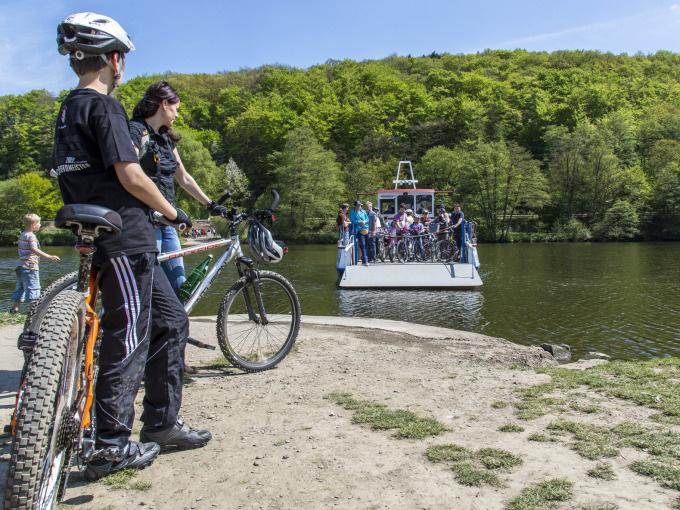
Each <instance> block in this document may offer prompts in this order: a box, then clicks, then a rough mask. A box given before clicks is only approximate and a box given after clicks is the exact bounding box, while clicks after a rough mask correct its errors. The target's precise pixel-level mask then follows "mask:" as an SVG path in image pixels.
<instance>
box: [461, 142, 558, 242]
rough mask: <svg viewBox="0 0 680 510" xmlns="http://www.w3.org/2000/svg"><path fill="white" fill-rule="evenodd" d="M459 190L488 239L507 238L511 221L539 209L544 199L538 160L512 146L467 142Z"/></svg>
mask: <svg viewBox="0 0 680 510" xmlns="http://www.w3.org/2000/svg"><path fill="white" fill-rule="evenodd" d="M465 151H466V153H467V154H466V168H465V171H464V172H462V173H461V176H460V179H461V183H460V190H461V192H462V193H463V195H464V196H465V197H466V200H468V201H470V202H471V204H470V205H472V209H473V211H478V212H479V214H480V215H481V219H482V221H483V224H482V225H483V227H484V234H485V235H486V237H487V238H488V239H489V240H492V241H496V240H504V239H506V238H507V235H508V230H509V227H510V223H511V220H512V218H513V216H514V215H515V214H516V212H517V211H518V210H520V209H522V210H525V211H526V210H531V209H535V208H539V207H541V206H542V205H543V204H544V202H545V201H546V199H547V192H546V180H545V177H544V176H543V174H542V173H541V171H540V164H539V162H538V161H536V160H534V159H532V158H531V155H530V154H529V153H528V152H527V151H526V150H524V149H522V148H521V147H519V146H517V145H516V144H514V143H506V142H505V141H503V140H501V141H499V142H483V141H477V142H472V143H469V144H468V145H467V146H466V147H465Z"/></svg>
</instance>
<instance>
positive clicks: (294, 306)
mask: <svg viewBox="0 0 680 510" xmlns="http://www.w3.org/2000/svg"><path fill="white" fill-rule="evenodd" d="M258 274H259V279H260V280H261V281H263V282H272V283H275V284H277V285H279V286H280V287H281V288H282V289H283V290H284V292H285V293H286V296H287V297H288V299H289V300H290V306H291V327H290V331H289V332H288V335H287V338H286V340H285V342H283V344H282V345H281V347H280V348H279V349H278V351H277V352H276V353H275V354H274V355H273V356H272V357H270V358H267V359H266V360H264V361H263V362H256V361H251V360H248V359H245V358H243V357H241V356H240V355H239V354H238V353H237V352H236V349H234V347H233V346H232V345H231V343H230V340H229V335H228V332H227V331H226V327H227V321H228V320H229V313H230V309H231V307H232V305H233V304H234V302H235V301H236V299H237V298H238V297H239V295H241V294H242V292H244V289H245V291H246V292H250V289H251V288H252V286H253V282H252V280H250V279H248V278H246V277H243V278H241V279H240V280H238V281H237V282H236V283H234V285H232V286H231V288H230V289H229V290H228V291H227V293H226V294H225V295H224V299H223V300H222V304H221V305H220V309H219V312H218V314H217V342H218V344H219V346H220V349H221V350H222V354H224V357H225V358H227V360H228V361H229V362H230V363H231V364H233V365H234V366H236V367H238V368H240V369H241V370H244V371H246V372H262V371H264V370H269V369H270V368H273V367H275V366H276V365H277V364H278V363H279V362H280V361H281V360H282V359H283V358H285V357H286V355H287V354H288V352H289V351H290V350H291V349H292V347H293V345H294V344H295V340H296V339H297V335H298V331H299V329H300V316H301V312H300V300H299V299H298V296H297V293H296V292H295V289H294V288H293V286H292V285H291V284H290V282H289V281H288V280H286V279H285V278H284V277H283V276H281V275H280V274H278V273H274V272H273V271H258ZM263 301H265V298H264V297H263ZM251 302H252V306H253V307H254V308H255V310H257V305H256V304H255V300H254V298H253V299H252V301H251ZM264 306H265V309H266V307H267V303H266V302H265V303H264Z"/></svg>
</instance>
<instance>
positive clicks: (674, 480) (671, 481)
mask: <svg viewBox="0 0 680 510" xmlns="http://www.w3.org/2000/svg"><path fill="white" fill-rule="evenodd" d="M630 468H631V469H632V470H633V471H635V472H636V473H637V474H639V475H643V476H648V477H650V478H653V479H654V480H655V481H656V482H657V483H658V484H659V485H661V486H662V487H667V488H669V489H675V490H680V467H679V466H678V463H677V462H673V461H672V460H671V459H664V460H656V459H648V460H638V461H635V462H633V463H632V464H631V465H630Z"/></svg>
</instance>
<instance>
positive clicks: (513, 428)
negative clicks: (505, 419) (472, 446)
mask: <svg viewBox="0 0 680 510" xmlns="http://www.w3.org/2000/svg"><path fill="white" fill-rule="evenodd" d="M498 431H499V432H524V427H522V426H520V425H516V424H515V423H506V424H505V425H501V426H500V427H498Z"/></svg>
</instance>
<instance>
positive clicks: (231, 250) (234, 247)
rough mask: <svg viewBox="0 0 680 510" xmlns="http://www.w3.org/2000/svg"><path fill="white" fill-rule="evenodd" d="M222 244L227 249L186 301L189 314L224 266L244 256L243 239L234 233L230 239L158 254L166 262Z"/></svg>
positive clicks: (159, 259)
mask: <svg viewBox="0 0 680 510" xmlns="http://www.w3.org/2000/svg"><path fill="white" fill-rule="evenodd" d="M221 246H225V247H227V249H226V250H225V251H224V253H223V254H222V255H221V256H220V258H219V259H217V262H216V263H215V264H213V265H212V267H211V268H210V271H208V274H207V275H206V276H205V278H204V279H203V281H202V282H201V284H200V285H199V286H198V287H196V289H195V290H194V292H193V293H192V294H191V297H189V299H188V300H187V302H186V303H184V309H185V310H186V312H187V315H188V314H189V313H191V310H193V308H194V306H195V305H196V303H197V302H198V300H199V299H201V296H202V295H203V293H204V292H205V291H206V290H207V289H208V287H210V285H211V284H212V282H213V280H214V279H215V278H216V277H217V276H218V275H219V274H220V272H221V271H222V269H223V268H224V266H225V265H227V264H229V262H231V261H232V260H233V259H234V257H236V258H237V259H240V258H241V257H243V251H242V250H241V241H240V240H239V238H238V235H232V236H231V237H230V238H229V239H220V240H219V241H212V242H210V243H205V244H202V245H200V246H192V247H189V248H184V249H181V250H177V251H171V252H167V253H163V254H161V255H159V256H158V261H159V262H164V261H166V260H172V259H176V258H179V257H184V256H186V255H192V254H194V253H201V252H204V251H210V250H214V249H216V248H219V247H221ZM239 272H240V271H239Z"/></svg>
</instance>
